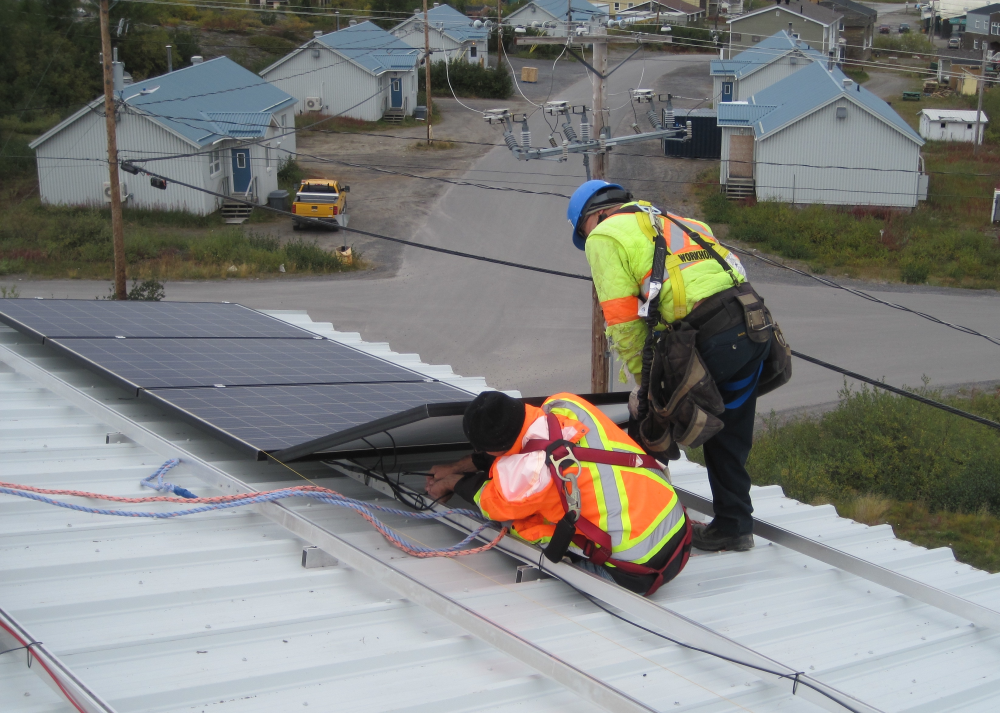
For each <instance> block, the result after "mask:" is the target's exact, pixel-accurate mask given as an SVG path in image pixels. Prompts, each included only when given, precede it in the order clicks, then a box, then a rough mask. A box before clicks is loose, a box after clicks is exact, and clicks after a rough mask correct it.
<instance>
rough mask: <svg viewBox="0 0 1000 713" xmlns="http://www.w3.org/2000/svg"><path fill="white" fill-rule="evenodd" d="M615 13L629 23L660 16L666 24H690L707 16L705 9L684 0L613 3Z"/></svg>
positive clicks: (662, 22) (661, 20)
mask: <svg viewBox="0 0 1000 713" xmlns="http://www.w3.org/2000/svg"><path fill="white" fill-rule="evenodd" d="M611 7H612V8H613V10H614V15H615V16H616V17H617V18H618V19H619V20H625V22H628V23H636V22H648V21H651V20H656V19H657V18H659V21H660V23H661V24H664V25H688V24H692V23H695V22H697V21H698V20H700V19H702V18H704V17H705V10H703V9H702V8H700V7H698V6H697V5H691V4H690V3H686V2H684V0H659V2H657V0H646V2H637V3H632V2H627V3H620V2H616V3H611Z"/></svg>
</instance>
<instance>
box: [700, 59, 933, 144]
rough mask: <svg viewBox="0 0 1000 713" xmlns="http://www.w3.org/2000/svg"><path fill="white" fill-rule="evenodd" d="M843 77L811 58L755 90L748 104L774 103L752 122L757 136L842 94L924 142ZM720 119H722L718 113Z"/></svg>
mask: <svg viewBox="0 0 1000 713" xmlns="http://www.w3.org/2000/svg"><path fill="white" fill-rule="evenodd" d="M845 79H848V76H847V75H846V74H844V73H843V72H841V71H840V69H838V68H837V67H834V68H833V69H832V70H829V69H827V68H826V66H825V65H824V64H823V63H821V62H813V63H811V64H810V65H809V66H808V67H806V68H805V69H802V70H799V71H798V72H796V73H795V74H792V75H791V76H788V77H785V78H784V79H782V80H781V81H780V82H777V83H775V84H773V85H771V86H770V87H767V88H766V89H762V90H761V91H759V92H757V93H756V94H754V95H753V96H752V97H750V100H749V101H750V104H752V105H753V104H756V105H758V106H770V107H774V108H773V109H772V110H771V111H769V112H767V113H765V114H763V115H762V116H761V117H760V118H759V119H758V120H757V121H756V123H755V124H754V133H755V134H756V136H757V138H762V137H765V136H767V135H768V134H771V133H773V132H775V131H778V130H779V129H782V128H784V127H785V126H787V125H788V124H790V123H792V122H793V121H797V120H798V119H801V118H802V117H804V116H806V115H808V114H810V113H812V112H813V111H815V110H816V109H818V108H820V107H822V106H826V105H827V104H829V103H830V102H831V101H834V100H836V99H837V98H844V99H847V100H849V101H851V102H854V103H856V104H860V105H861V106H863V107H864V108H865V109H867V110H868V111H870V112H871V113H872V114H874V115H875V116H877V117H879V118H881V119H882V120H883V121H885V122H886V123H887V124H889V125H890V126H892V127H894V128H895V129H897V130H898V131H899V132H900V133H901V134H903V135H905V136H906V137H908V138H910V139H912V140H913V141H914V142H915V143H917V144H919V145H923V143H924V140H923V139H922V138H920V135H919V134H918V133H917V132H916V131H914V130H913V129H912V128H911V127H910V125H909V124H907V123H906V122H905V121H904V120H903V118H902V117H901V116H900V115H899V114H897V113H896V112H895V111H894V110H893V108H892V107H891V106H889V105H888V104H886V103H885V101H884V100H882V99H881V98H879V97H878V96H876V95H875V94H872V93H871V92H870V91H868V90H867V89H865V88H864V87H862V86H861V85H859V84H856V83H853V82H852V83H851V85H850V86H849V87H845V86H844V80H845ZM720 109H721V106H720ZM719 119H720V122H721V120H722V114H721V113H720V115H719Z"/></svg>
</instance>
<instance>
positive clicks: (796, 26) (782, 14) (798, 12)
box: [726, 2, 844, 61]
mask: <svg viewBox="0 0 1000 713" xmlns="http://www.w3.org/2000/svg"><path fill="white" fill-rule="evenodd" d="M726 22H727V24H728V25H729V47H728V50H727V52H726V58H727V59H729V58H731V57H734V56H736V55H738V54H739V53H740V52H742V51H743V50H745V49H749V48H750V47H753V46H754V45H756V44H758V43H760V42H763V41H764V40H765V39H767V38H768V37H771V36H772V35H773V34H774V33H776V32H778V31H780V30H787V31H788V32H790V33H792V34H794V35H797V39H801V40H802V41H803V42H805V43H807V44H808V45H809V46H810V47H812V48H813V49H815V50H816V51H818V52H822V53H823V55H824V56H826V55H829V53H830V51H831V50H832V51H834V53H835V54H836V56H837V59H838V61H839V60H840V59H843V56H842V55H843V47H838V40H839V39H840V32H841V30H843V29H844V16H843V14H842V13H839V12H835V11H833V10H829V9H827V8H825V7H821V6H819V5H814V4H813V3H811V2H799V3H794V4H787V3H786V4H784V5H768V6H767V7H764V8H762V9H760V10H755V11H754V12H749V13H747V14H746V15H741V16H739V17H734V18H733V19H731V20H727V21H726Z"/></svg>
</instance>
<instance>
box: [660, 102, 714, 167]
mask: <svg viewBox="0 0 1000 713" xmlns="http://www.w3.org/2000/svg"><path fill="white" fill-rule="evenodd" d="M688 121H690V122H691V140H690V141H664V142H663V153H664V155H666V156H674V157H676V158H716V159H717V158H719V157H720V156H721V155H722V128H721V127H719V122H718V112H716V110H715V109H692V110H690V111H684V110H683V109H682V110H680V111H678V112H677V123H678V124H684V123H685V122H688Z"/></svg>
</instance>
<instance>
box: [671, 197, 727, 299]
mask: <svg viewBox="0 0 1000 713" xmlns="http://www.w3.org/2000/svg"><path fill="white" fill-rule="evenodd" d="M662 215H663V217H664V218H666V219H667V220H669V221H670V222H671V223H673V224H674V225H676V226H677V227H678V228H680V229H681V230H683V231H684V234H685V235H687V236H688V238H689V239H690V240H692V241H693V242H695V243H697V245H698V247H700V248H701V249H702V250H705V251H706V252H708V254H709V255H711V256H712V257H713V258H715V261H716V262H717V263H719V264H720V265H722V267H723V269H725V271H726V272H728V273H729V277H730V278H732V280H733V286H734V287H735V286H736V285H738V284H740V281H739V279H738V278H737V277H736V272H735V271H734V270H733V266H732V265H730V264H729V261H727V260H726V258H724V257H723V256H722V255H721V254H720V253H719V250H718V248H717V247H716V245H715V243H706V242H705V240H704V239H703V238H702V237H701V236H700V235H698V233H697V231H694V230H691V229H690V228H689V227H687V226H686V225H684V224H683V223H681V222H680V221H679V220H676V219H675V218H673V217H671V216H670V215H668V214H667V213H663V214H662Z"/></svg>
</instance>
